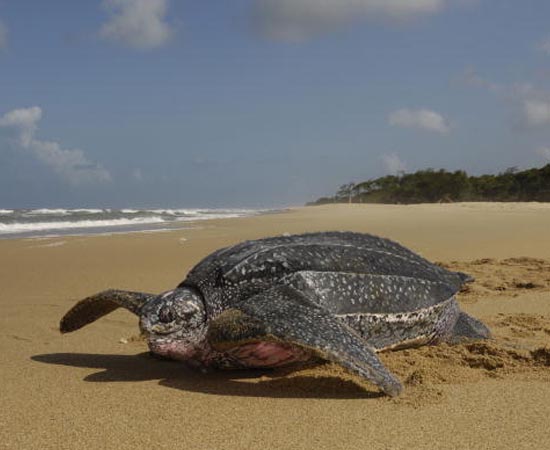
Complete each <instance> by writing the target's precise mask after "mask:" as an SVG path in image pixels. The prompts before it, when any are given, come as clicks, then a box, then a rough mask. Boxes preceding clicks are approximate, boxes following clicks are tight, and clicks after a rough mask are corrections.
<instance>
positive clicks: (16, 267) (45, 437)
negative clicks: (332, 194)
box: [0, 203, 550, 450]
mask: <svg viewBox="0 0 550 450" xmlns="http://www.w3.org/2000/svg"><path fill="white" fill-rule="evenodd" d="M196 226H197V228H195V229H189V230H178V231H173V232H168V233H155V234H142V233H136V234H129V235H115V236H95V237H92V236H86V237H70V238H69V237H63V238H54V239H33V240H3V241H0V286H1V290H0V305H1V311H2V313H1V315H0V332H1V333H2V336H1V339H2V340H1V346H0V350H1V351H0V375H1V378H0V379H1V384H0V448H9V449H34V448H37V449H38V448H40V449H46V448H48V449H49V448H51V449H78V448H88V449H92V448H116V449H141V448H155V449H173V448H184V449H189V450H191V449H309V448H312V449H350V450H351V449H367V448H369V449H378V448H380V449H382V448H383V449H400V448H403V449H405V448H406V449H414V448H429V449H433V448H441V449H442V448H457V449H458V448H460V449H462V448H464V449H465V448H475V449H485V448H494V449H504V448H510V449H522V448H529V449H531V448H550V435H549V433H548V426H549V424H550V422H549V420H550V419H549V417H550V353H549V352H548V350H547V349H546V347H547V346H549V345H550V232H549V230H550V205H543V204H534V203H533V204H453V205H417V206H375V205H372V206H369V205H349V206H348V205H340V206H324V207H312V208H301V209H295V210H292V211H289V212H287V213H283V214H276V215H266V216H261V217H252V218H241V219H230V220H215V221H209V222H203V223H200V224H197V225H196ZM315 230H355V231H363V232H371V233H375V234H379V235H382V236H386V237H390V238H392V239H395V240H398V241H400V242H401V243H403V244H405V245H406V246H408V247H410V248H412V249H414V250H416V251H418V252H420V253H421V254H422V255H424V256H425V257H427V258H429V259H431V260H434V261H439V262H441V263H442V264H444V265H446V266H449V267H451V268H453V269H457V270H462V271H465V272H469V273H471V274H473V275H474V276H475V277H476V278H477V281H476V282H475V283H474V284H473V285H470V286H469V287H468V289H466V290H465V291H464V292H462V293H461V294H460V298H459V300H460V303H461V305H462V307H463V309H464V310H466V311H467V312H469V313H471V314H473V315H475V316H476V317H479V318H480V319H482V320H484V321H486V322H487V323H488V324H489V325H490V326H491V327H492V329H493V332H494V336H495V339H494V340H493V341H491V342H487V343H474V344H468V345H460V346H455V347H451V346H446V345H442V346H437V347H423V348H420V349H411V350H404V351H399V352H393V353H385V354H383V355H382V358H383V360H384V362H385V363H386V364H387V365H388V366H389V367H390V368H391V369H392V370H393V371H395V373H397V374H398V375H399V377H400V378H401V379H402V380H403V381H404V383H405V385H406V390H405V394H404V395H403V396H402V397H399V398H397V399H390V398H387V397H383V396H380V395H379V394H378V393H377V391H376V389H375V388H374V387H373V386H370V385H362V384H361V383H360V382H357V380H355V379H353V378H352V377H350V376H348V375H347V374H346V373H345V372H343V371H342V370H340V369H339V368H338V367H335V366H332V365H325V366H321V367H316V368H306V369H302V370H300V371H297V372H294V373H284V372H282V371H279V372H255V373H250V372H246V373H245V372H233V373H218V374H211V375H200V374H196V373H191V372H188V371H186V370H184V369H183V368H182V367H181V366H180V365H179V364H178V363H174V362H165V361H157V360H153V359H151V358H150V357H149V356H148V355H147V353H146V347H145V345H144V343H143V342H141V341H140V340H139V339H135V337H136V334H137V327H136V318H135V317H134V316H132V315H131V314H129V313H128V312H126V311H117V312H115V313H113V314H112V315H110V316H108V317H106V318H103V319H101V320H100V321H98V322H97V323H95V324H93V325H91V326H89V327H87V328H85V329H83V330H81V331H79V332H77V333H74V334H71V335H66V336H61V335H60V334H59V332H58V330H57V326H58V321H59V318H60V317H61V316H62V315H63V313H64V312H65V311H66V310H67V309H68V308H69V307H70V306H71V305H72V304H73V303H74V302H75V301H77V300H78V299H80V298H82V297H84V296H86V295H88V294H91V293H94V292H96V291H99V290H102V289H105V288H107V287H117V288H122V289H124V288H126V289H133V290H144V291H150V292H158V291H162V290H166V289H169V288H171V287H173V286H175V285H176V284H177V283H178V282H179V281H180V280H181V279H182V278H183V277H184V275H185V273H186V272H187V271H188V270H189V269H190V268H191V267H192V266H193V265H194V264H195V263H196V262H197V261H199V260H200V258H202V257H203V256H206V255H207V254H208V253H210V252H211V251H213V250H215V249H216V248H218V247H220V246H226V245H229V244H233V243H236V242H238V241H240V240H243V239H253V238H258V237H263V236H268V235H274V234H282V233H285V232H290V233H294V232H305V231H315Z"/></svg>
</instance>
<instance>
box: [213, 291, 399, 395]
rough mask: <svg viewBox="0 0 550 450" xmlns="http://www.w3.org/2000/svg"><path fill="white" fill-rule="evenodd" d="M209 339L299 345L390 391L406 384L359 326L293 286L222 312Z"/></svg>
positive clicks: (220, 344)
mask: <svg viewBox="0 0 550 450" xmlns="http://www.w3.org/2000/svg"><path fill="white" fill-rule="evenodd" d="M235 310H237V311H238V312H235ZM208 339H209V342H210V344H211V345H212V346H213V347H214V348H216V349H220V350H223V349H224V348H226V349H227V348H228V347H232V346H233V347H235V346H242V345H245V344H246V343H250V342H266V341H269V342H275V343H280V344H281V347H282V346H284V345H290V346H291V348H292V347H298V348H301V349H304V350H305V351H307V352H311V354H313V355H315V356H318V357H319V358H321V359H324V360H327V361H332V362H335V363H337V364H340V365H341V366H343V367H345V368H346V369H348V370H350V371H351V372H354V373H355V374H357V375H359V376H361V377H362V378H365V379H367V380H369V381H371V382H373V383H374V384H376V385H377V386H378V387H380V389H382V390H383V391H384V392H385V393H386V394H388V395H391V396H396V395H398V394H399V393H400V392H401V390H402V386H401V383H400V382H399V381H398V380H397V378H395V376H393V375H392V374H391V373H390V372H389V371H388V370H387V369H386V368H385V367H384V365H383V364H382V362H381V361H380V360H379V359H378V356H377V355H376V353H375V352H374V350H373V349H372V348H370V346H369V345H368V344H367V343H366V342H365V341H364V340H363V339H362V338H361V337H360V336H359V335H358V334H357V333H356V332H355V331H354V330H352V329H351V328H350V327H348V326H347V325H345V324H343V323H342V322H340V321H339V320H338V319H336V318H335V317H333V316H332V315H331V314H330V313H328V312H327V311H325V310H324V309H322V308H321V307H319V306H318V305H316V304H315V303H313V302H312V301H310V300H309V299H308V298H307V297H306V296H305V295H304V294H302V293H301V292H300V291H298V290H296V289H294V288H292V287H290V286H278V287H274V288H272V289H270V290H268V291H266V292H263V293H261V294H258V295H256V296H253V297H251V298H249V299H247V300H245V301H242V302H240V303H238V304H237V305H235V306H234V309H233V310H228V311H226V312H224V313H222V314H221V315H220V316H218V317H217V318H216V319H214V321H213V322H212V323H211V325H210V330H209V333H208Z"/></svg>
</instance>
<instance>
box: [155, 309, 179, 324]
mask: <svg viewBox="0 0 550 450" xmlns="http://www.w3.org/2000/svg"><path fill="white" fill-rule="evenodd" d="M175 319H176V315H175V314H174V311H172V308H170V307H169V306H163V307H162V308H161V309H160V311H159V320H160V321H161V322H162V323H170V322H173V321H174V320H175Z"/></svg>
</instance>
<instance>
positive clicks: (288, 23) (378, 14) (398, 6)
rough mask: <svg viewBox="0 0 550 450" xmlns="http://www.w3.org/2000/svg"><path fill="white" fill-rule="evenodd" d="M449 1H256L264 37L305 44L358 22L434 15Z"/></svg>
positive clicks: (258, 23) (258, 20)
mask: <svg viewBox="0 0 550 450" xmlns="http://www.w3.org/2000/svg"><path fill="white" fill-rule="evenodd" d="M449 1H452V0H256V8H255V16H254V17H255V20H256V22H257V25H258V27H259V29H260V30H261V32H262V33H263V34H264V35H265V36H267V37H269V38H272V39H276V40H282V41H302V40H306V39H308V38H310V37H312V36H315V35H318V34H322V33H324V32H326V31H331V30H332V29H335V28H338V27H341V26H343V25H346V24H348V23H350V22H354V21H357V20H363V19H375V20H376V19H378V20H390V21H404V20H409V19H411V18H415V17H418V16H426V15H430V14H434V13H437V12H439V11H441V10H442V9H443V8H444V7H445V6H446V4H447V3H449ZM455 1H456V0H455Z"/></svg>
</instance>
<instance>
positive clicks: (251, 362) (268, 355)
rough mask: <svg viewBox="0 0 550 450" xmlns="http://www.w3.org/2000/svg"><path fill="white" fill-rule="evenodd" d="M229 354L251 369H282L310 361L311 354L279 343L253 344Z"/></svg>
mask: <svg viewBox="0 0 550 450" xmlns="http://www.w3.org/2000/svg"><path fill="white" fill-rule="evenodd" d="M227 353H228V354H229V355H230V356H231V357H232V358H235V359H236V360H238V361H239V362H240V363H241V364H242V365H243V366H245V367H250V368H262V367H282V366H286V365H289V364H294V363H296V362H304V361H309V360H310V359H311V357H312V355H311V353H310V352H309V351H307V350H305V349H303V348H301V347H297V346H294V345H291V344H281V343H277V342H253V343H250V344H245V345H241V346H239V347H235V348H232V349H229V350H228V351H227Z"/></svg>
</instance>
